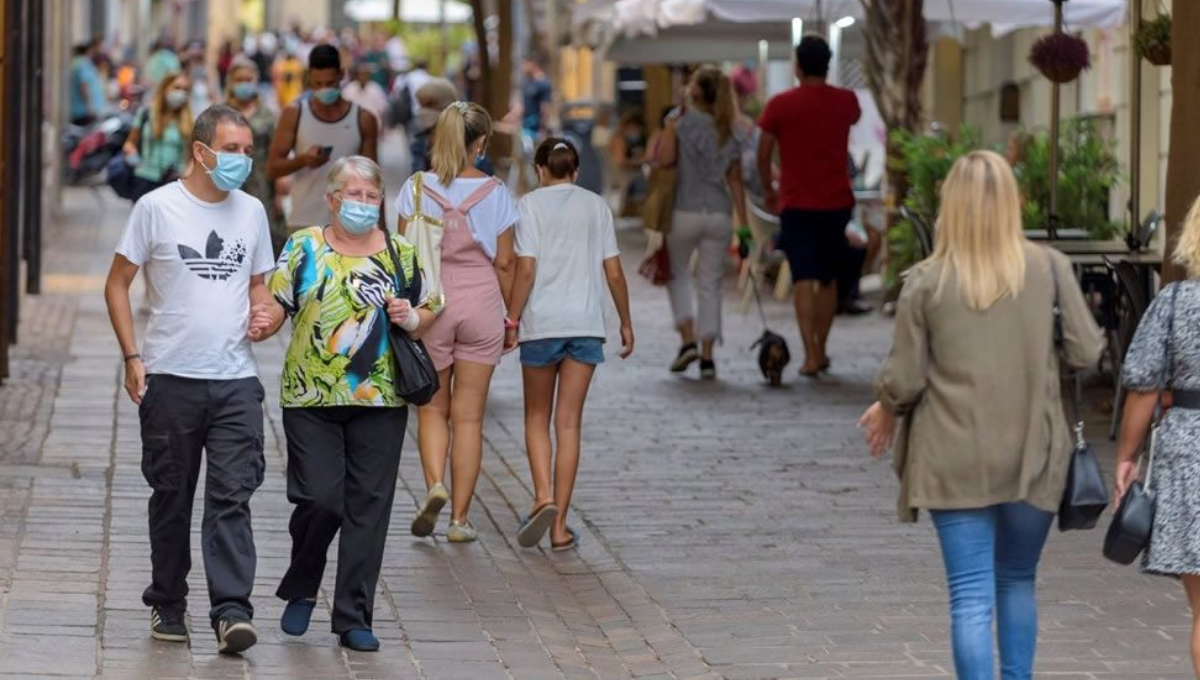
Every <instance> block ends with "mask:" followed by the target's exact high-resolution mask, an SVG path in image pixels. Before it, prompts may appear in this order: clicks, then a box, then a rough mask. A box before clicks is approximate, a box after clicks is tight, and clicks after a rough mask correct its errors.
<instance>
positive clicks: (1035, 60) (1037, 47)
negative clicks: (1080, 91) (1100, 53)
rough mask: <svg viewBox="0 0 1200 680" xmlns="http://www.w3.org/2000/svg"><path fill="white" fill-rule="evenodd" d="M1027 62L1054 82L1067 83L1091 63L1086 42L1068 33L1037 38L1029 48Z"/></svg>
mask: <svg viewBox="0 0 1200 680" xmlns="http://www.w3.org/2000/svg"><path fill="white" fill-rule="evenodd" d="M1029 63H1031V64H1033V65H1034V67H1035V68H1037V70H1038V71H1040V72H1041V74H1042V75H1044V76H1046V77H1047V78H1048V79H1050V80H1051V81H1052V82H1055V83H1060V84H1062V83H1069V82H1071V81H1072V80H1075V79H1076V78H1078V77H1079V73H1080V72H1081V71H1083V70H1084V69H1086V68H1088V67H1090V66H1091V65H1092V59H1091V55H1089V54H1088V45H1087V42H1086V41H1084V40H1083V38H1080V37H1078V36H1074V35H1070V34H1068V33H1051V34H1050V35H1047V36H1044V37H1042V38H1039V39H1038V41H1037V42H1035V43H1033V47H1032V48H1030V50H1029Z"/></svg>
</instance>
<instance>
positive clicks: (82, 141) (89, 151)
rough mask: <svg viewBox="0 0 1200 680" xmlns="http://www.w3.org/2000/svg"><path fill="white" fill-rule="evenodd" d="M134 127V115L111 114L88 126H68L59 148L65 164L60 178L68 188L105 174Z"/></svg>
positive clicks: (126, 113) (123, 113)
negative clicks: (106, 168)
mask: <svg viewBox="0 0 1200 680" xmlns="http://www.w3.org/2000/svg"><path fill="white" fill-rule="evenodd" d="M132 128H133V114H132V113H130V112H121V113H114V114H111V115H109V116H106V117H105V118H103V119H102V120H100V121H99V122H97V123H95V124H93V125H92V126H90V127H86V128H84V127H80V126H78V125H68V126H67V127H66V129H65V130H63V138H62V148H63V155H64V156H65V160H66V163H65V165H64V172H63V179H64V181H66V183H67V184H68V185H79V184H84V183H85V182H86V181H87V180H88V179H89V178H91V177H93V176H94V175H96V174H99V173H102V172H104V168H105V167H106V166H107V165H108V162H109V161H110V160H112V159H113V157H114V156H116V155H118V154H120V153H121V147H122V146H124V144H125V139H126V138H127V137H129V131H130V130H131V129H132Z"/></svg>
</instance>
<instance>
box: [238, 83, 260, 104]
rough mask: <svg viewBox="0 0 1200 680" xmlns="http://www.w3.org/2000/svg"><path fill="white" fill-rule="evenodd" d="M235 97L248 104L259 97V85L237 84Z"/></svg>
mask: <svg viewBox="0 0 1200 680" xmlns="http://www.w3.org/2000/svg"><path fill="white" fill-rule="evenodd" d="M233 96H234V97H237V98H238V99H239V100H240V101H244V102H248V101H250V100H251V99H254V98H255V97H256V96H258V85H255V84H254V83H236V84H235V85H234V86H233Z"/></svg>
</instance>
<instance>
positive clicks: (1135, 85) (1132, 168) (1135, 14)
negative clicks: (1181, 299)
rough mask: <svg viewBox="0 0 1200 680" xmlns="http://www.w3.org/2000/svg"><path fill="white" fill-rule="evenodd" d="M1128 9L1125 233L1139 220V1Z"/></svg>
mask: <svg viewBox="0 0 1200 680" xmlns="http://www.w3.org/2000/svg"><path fill="white" fill-rule="evenodd" d="M1132 9H1133V11H1132V13H1131V17H1130V26H1129V37H1130V40H1129V43H1130V44H1129V59H1130V63H1129V73H1130V86H1129V89H1130V92H1129V126H1130V128H1131V129H1130V134H1129V232H1130V233H1133V234H1136V233H1138V225H1139V224H1140V223H1141V220H1142V207H1141V193H1142V55H1140V54H1138V51H1137V50H1136V49H1134V48H1133V39H1132V38H1133V36H1135V35H1137V32H1138V29H1140V28H1141V26H1142V0H1133V8H1132ZM1142 245H1145V244H1142Z"/></svg>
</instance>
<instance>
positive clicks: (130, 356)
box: [125, 352, 142, 363]
mask: <svg viewBox="0 0 1200 680" xmlns="http://www.w3.org/2000/svg"><path fill="white" fill-rule="evenodd" d="M141 358H142V355H141V354H138V353H137V352H134V353H133V354H126V355H125V363H129V362H131V361H133V360H134V359H141Z"/></svg>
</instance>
